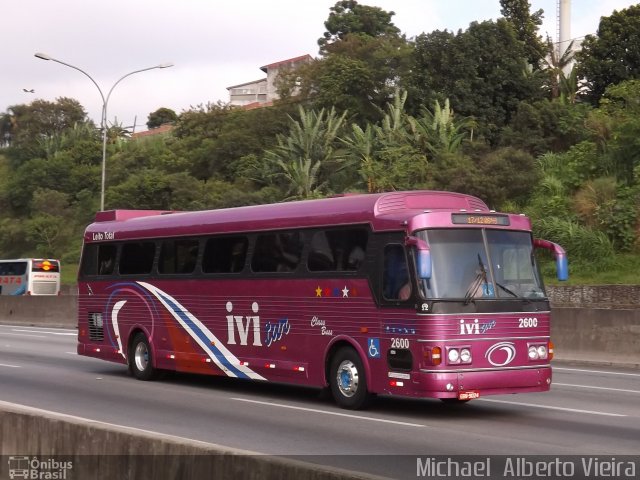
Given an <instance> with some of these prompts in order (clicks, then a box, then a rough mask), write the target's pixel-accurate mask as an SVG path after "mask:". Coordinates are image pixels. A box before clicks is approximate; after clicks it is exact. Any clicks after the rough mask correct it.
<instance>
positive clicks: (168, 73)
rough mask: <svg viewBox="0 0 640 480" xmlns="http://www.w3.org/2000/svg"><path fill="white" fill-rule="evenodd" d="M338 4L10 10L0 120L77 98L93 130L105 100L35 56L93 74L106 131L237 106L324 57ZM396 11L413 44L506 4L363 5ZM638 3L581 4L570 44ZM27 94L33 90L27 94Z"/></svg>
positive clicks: (432, 0)
mask: <svg viewBox="0 0 640 480" xmlns="http://www.w3.org/2000/svg"><path fill="white" fill-rule="evenodd" d="M529 1H530V4H531V10H532V11H535V10H537V9H539V8H542V9H543V10H544V12H545V20H544V24H543V25H542V28H541V31H540V33H541V34H542V35H543V36H546V35H547V34H549V35H550V36H551V37H552V38H553V39H555V38H556V0H529ZM335 3H336V0H273V1H265V0H242V1H229V0H226V1H221V0H108V1H103V2H97V1H95V0H55V1H51V0H21V1H19V2H5V4H3V6H2V14H1V16H0V18H1V19H2V27H0V31H1V32H2V34H3V35H2V36H3V39H4V40H3V45H4V47H3V48H2V50H1V51H0V114H2V113H4V112H6V111H7V110H8V108H9V107H10V106H12V105H19V104H29V103H31V102H32V101H33V100H35V99H42V100H46V101H50V102H54V101H55V100H56V99H57V98H59V97H69V98H74V99H76V100H78V101H79V102H80V104H81V105H82V106H83V107H84V108H85V110H86V111H87V112H88V114H89V116H90V117H91V118H92V119H94V121H95V122H96V123H99V122H100V112H101V109H102V105H103V101H102V98H101V96H100V92H99V90H98V88H96V85H94V84H93V83H92V82H91V80H90V79H89V78H88V77H87V76H85V75H83V74H82V73H81V72H79V71H77V70H74V69H72V68H69V67H67V66H64V65H61V64H59V63H55V62H52V61H45V60H41V59H39V58H36V57H35V56H34V54H35V53H45V54H47V55H49V56H50V57H53V58H55V59H57V60H60V61H63V62H65V63H67V64H70V65H74V66H76V67H78V68H80V69H81V70H83V71H85V72H86V73H87V74H88V75H90V77H91V78H92V79H93V80H94V81H95V82H96V84H97V85H98V86H99V87H100V89H101V90H102V92H103V95H104V96H105V97H107V95H108V93H109V91H110V90H111V88H112V87H113V86H114V84H115V83H116V82H118V80H119V79H120V78H121V77H122V76H124V75H126V74H128V73H130V72H133V71H135V70H141V69H144V68H147V67H153V66H155V65H159V64H165V63H172V64H173V67H171V68H165V69H153V70H149V71H145V72H140V73H136V74H134V75H131V76H128V77H127V78H125V79H123V80H122V81H121V82H120V83H118V84H117V85H116V86H115V88H114V89H113V91H112V93H111V96H110V97H109V100H108V102H107V117H108V121H109V123H112V122H114V121H117V122H118V123H120V124H122V125H123V126H125V127H131V126H133V125H134V124H135V125H136V128H135V130H136V131H141V130H146V125H145V124H146V122H147V119H148V115H149V113H151V112H153V111H155V110H157V109H158V108H161V107H167V108H171V109H173V110H174V111H175V112H176V113H178V114H180V113H181V112H183V111H185V110H189V109H191V108H195V107H197V106H199V105H206V104H207V103H216V102H218V101H221V102H223V103H226V102H228V100H229V93H228V91H227V87H230V86H233V85H238V84H242V83H245V82H250V81H254V80H258V79H260V78H264V77H265V74H264V72H262V70H260V67H261V66H264V65H268V64H270V63H274V62H277V61H280V60H286V59H289V58H293V57H297V56H300V55H304V54H310V55H312V56H314V57H316V56H318V46H317V40H318V38H320V37H321V36H322V34H323V33H324V31H325V28H324V22H325V20H326V19H327V18H328V16H329V13H330V8H331V7H332V6H333V5H335ZM358 3H360V4H363V5H370V6H376V7H380V8H382V9H383V10H386V11H393V12H395V15H394V16H393V17H392V21H393V23H394V24H395V25H396V26H397V27H398V28H399V29H400V31H401V32H403V33H405V34H406V35H407V37H414V36H416V35H419V34H421V33H429V32H432V31H434V30H445V29H446V30H449V31H454V32H457V31H458V29H466V28H467V27H468V25H469V23H470V22H472V21H483V20H490V19H497V18H499V17H500V2H499V0H359V2H358ZM634 3H636V2H633V1H628V0H573V1H572V5H571V36H572V37H582V36H584V35H587V34H593V33H595V32H596V31H597V28H598V23H599V20H600V17H601V16H609V15H610V14H611V13H612V12H613V11H614V10H621V9H623V8H626V7H628V6H630V5H632V4H634ZM23 89H26V90H33V93H32V92H30V91H27V92H25V91H24V90H23Z"/></svg>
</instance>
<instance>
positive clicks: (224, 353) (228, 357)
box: [138, 282, 266, 380]
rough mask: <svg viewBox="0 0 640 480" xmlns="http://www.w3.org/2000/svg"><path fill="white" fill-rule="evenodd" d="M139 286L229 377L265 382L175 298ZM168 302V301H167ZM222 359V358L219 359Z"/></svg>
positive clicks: (145, 284) (154, 289)
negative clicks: (244, 377) (151, 294)
mask: <svg viewBox="0 0 640 480" xmlns="http://www.w3.org/2000/svg"><path fill="white" fill-rule="evenodd" d="M138 284H140V285H141V286H143V287H144V288H146V289H147V290H149V291H150V292H151V293H153V295H154V296H155V297H156V298H157V299H158V300H159V301H160V303H162V304H163V305H164V306H165V308H166V309H167V310H168V311H169V312H170V313H171V315H172V316H173V318H175V319H176V320H177V321H178V323H180V325H182V328H184V329H185V331H186V332H187V333H188V334H189V335H190V336H191V338H193V339H194V340H195V341H196V343H198V345H200V347H202V349H203V350H204V351H205V352H206V353H207V355H209V358H211V360H212V361H213V362H214V363H215V364H216V365H217V366H218V368H220V370H222V371H223V372H224V373H225V374H227V375H228V376H229V377H242V376H247V377H249V378H251V379H254V380H266V379H265V378H264V377H263V376H261V375H259V374H258V373H256V372H254V371H253V370H251V369H250V368H249V367H247V366H246V365H241V364H240V360H239V359H238V358H237V357H236V356H235V355H234V354H233V353H231V351H230V350H229V349H228V348H227V347H225V346H224V344H223V343H222V342H221V341H220V340H219V339H218V338H217V337H216V336H215V335H214V334H213V332H211V330H209V329H208V328H207V327H205V326H204V324H203V323H202V322H201V321H200V320H198V319H197V318H196V317H194V316H193V314H192V313H191V312H189V311H188V310H187V309H186V308H184V306H182V305H181V304H180V303H179V302H178V301H177V300H176V299H175V298H173V297H172V296H171V295H168V294H167V293H166V292H163V291H162V290H160V289H159V288H156V287H154V286H153V285H151V284H149V283H146V282H138ZM167 300H168V301H167ZM169 302H171V303H173V304H174V305H176V307H177V308H178V309H180V312H177V311H175V308H174V307H172V306H171V304H170V303H169ZM182 315H184V316H185V317H186V318H187V319H188V320H189V321H190V322H191V323H193V325H194V326H195V328H196V329H198V330H199V331H200V333H201V334H203V335H204V336H205V337H206V339H207V340H208V341H209V344H207V343H206V342H204V341H203V339H202V338H201V336H200V335H198V332H196V331H194V330H193V328H191V327H190V326H189V324H188V323H187V322H186V321H185V320H184V319H183V318H182ZM212 346H215V350H218V352H219V353H216V352H215V350H214V348H212ZM221 357H222V358H221ZM225 363H227V364H230V366H231V368H229V367H228V366H227V365H225ZM233 370H236V371H239V373H240V375H238V374H237V373H235V372H234V371H233Z"/></svg>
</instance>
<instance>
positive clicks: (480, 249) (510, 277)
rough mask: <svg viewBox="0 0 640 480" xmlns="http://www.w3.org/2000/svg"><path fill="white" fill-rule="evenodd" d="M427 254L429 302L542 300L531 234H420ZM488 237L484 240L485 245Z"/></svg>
mask: <svg viewBox="0 0 640 480" xmlns="http://www.w3.org/2000/svg"><path fill="white" fill-rule="evenodd" d="M418 238H421V239H423V240H425V241H426V242H427V243H428V245H429V248H430V251H431V261H432V269H433V271H432V275H431V278H429V279H425V280H421V282H423V286H424V291H425V293H426V297H427V298H442V299H465V301H469V300H471V299H478V298H480V299H506V298H529V299H533V298H543V297H544V296H545V293H544V288H543V285H542V281H541V276H540V274H539V272H538V268H537V265H536V261H535V256H534V255H533V243H532V239H531V234H530V233H529V232H517V231H507V230H490V229H486V230H481V229H446V230H445V229H433V230H424V231H422V232H418ZM485 239H486V241H485Z"/></svg>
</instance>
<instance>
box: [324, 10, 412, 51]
mask: <svg viewBox="0 0 640 480" xmlns="http://www.w3.org/2000/svg"><path fill="white" fill-rule="evenodd" d="M330 10H331V13H330V14H329V18H328V19H327V21H325V22H324V26H325V28H326V29H327V31H326V32H325V33H324V35H323V37H322V38H320V39H319V40H318V45H319V46H320V52H321V53H327V51H328V50H330V46H331V45H333V44H335V43H336V42H338V41H339V40H344V39H345V37H346V36H347V35H349V34H354V33H355V34H364V35H366V36H368V37H373V38H375V37H380V36H386V35H391V36H398V34H399V33H400V30H399V29H398V28H397V27H396V26H395V25H394V24H393V22H392V21H391V17H393V16H394V15H395V13H394V12H386V11H384V10H382V9H381V8H379V7H370V6H367V5H360V4H358V2H356V1H355V0H341V1H339V2H337V3H336V4H335V5H334V6H333V7H331V8H330Z"/></svg>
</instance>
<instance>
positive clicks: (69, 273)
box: [60, 263, 78, 285]
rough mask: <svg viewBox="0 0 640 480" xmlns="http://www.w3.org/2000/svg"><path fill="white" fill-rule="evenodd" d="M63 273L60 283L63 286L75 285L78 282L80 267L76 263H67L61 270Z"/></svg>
mask: <svg viewBox="0 0 640 480" xmlns="http://www.w3.org/2000/svg"><path fill="white" fill-rule="evenodd" d="M60 272H61V273H62V275H61V277H60V283H61V284H62V285H75V284H76V283H77V281H78V265H77V264H75V263H65V264H64V265H62V267H61V268H60Z"/></svg>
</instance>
